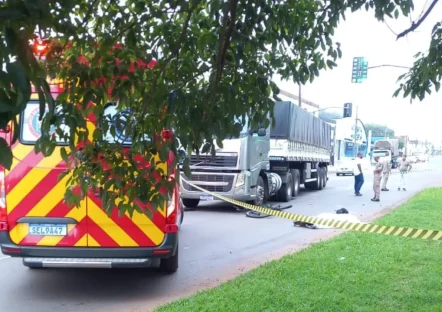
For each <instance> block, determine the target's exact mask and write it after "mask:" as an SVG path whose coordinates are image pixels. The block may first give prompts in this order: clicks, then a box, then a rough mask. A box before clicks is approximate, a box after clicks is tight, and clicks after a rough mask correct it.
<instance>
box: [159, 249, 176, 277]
mask: <svg viewBox="0 0 442 312" xmlns="http://www.w3.org/2000/svg"><path fill="white" fill-rule="evenodd" d="M177 270H178V246H177V249H176V252H175V255H173V256H172V257H170V258H164V259H161V261H160V271H161V272H164V273H167V274H172V273H175V272H176V271H177Z"/></svg>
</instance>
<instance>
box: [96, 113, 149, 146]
mask: <svg viewBox="0 0 442 312" xmlns="http://www.w3.org/2000/svg"><path fill="white" fill-rule="evenodd" d="M129 115H130V112H129V110H122V111H119V112H118V111H117V107H116V105H108V106H107V107H106V108H105V109H104V118H105V120H106V121H108V122H109V126H114V127H115V137H113V136H112V134H111V132H110V129H109V130H108V131H107V133H106V134H105V135H104V140H106V141H108V142H110V143H114V142H117V143H120V144H123V145H130V144H132V138H130V137H129V135H127V134H126V131H125V129H126V125H127V118H129ZM144 139H145V140H146V141H150V138H149V137H148V136H147V135H146V136H145V138H144Z"/></svg>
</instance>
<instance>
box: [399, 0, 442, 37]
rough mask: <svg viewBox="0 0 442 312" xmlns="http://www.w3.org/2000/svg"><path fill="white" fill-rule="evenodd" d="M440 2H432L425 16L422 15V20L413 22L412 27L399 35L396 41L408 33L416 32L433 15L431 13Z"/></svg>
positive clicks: (436, 0)
mask: <svg viewBox="0 0 442 312" xmlns="http://www.w3.org/2000/svg"><path fill="white" fill-rule="evenodd" d="M438 1H439V0H433V2H431V4H430V6H429V7H428V9H427V11H426V12H425V13H424V15H422V17H421V18H419V19H418V20H417V22H416V23H415V22H412V23H411V26H410V27H409V28H407V29H405V30H404V31H403V32H401V33H400V34H399V35H397V37H396V40H398V39H400V38H402V37H404V36H406V35H407V34H408V33H410V32H412V31H415V30H416V29H417V28H418V27H419V26H420V25H421V24H422V22H423V21H425V19H426V18H427V17H428V15H429V14H430V13H431V11H432V10H433V8H434V7H435V6H436V4H437V2H438Z"/></svg>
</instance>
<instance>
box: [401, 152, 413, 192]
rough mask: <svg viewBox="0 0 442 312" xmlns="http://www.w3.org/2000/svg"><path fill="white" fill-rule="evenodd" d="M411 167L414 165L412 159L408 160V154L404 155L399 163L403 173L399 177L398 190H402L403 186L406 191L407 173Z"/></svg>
mask: <svg viewBox="0 0 442 312" xmlns="http://www.w3.org/2000/svg"><path fill="white" fill-rule="evenodd" d="M411 168H413V166H412V165H411V163H410V161H409V160H407V156H406V155H403V156H402V160H401V162H400V163H399V172H400V174H401V177H400V179H399V186H398V188H397V190H398V191H400V190H401V187H402V189H403V190H404V191H406V190H407V189H406V182H407V181H406V177H407V174H408V173H409V172H410V170H411Z"/></svg>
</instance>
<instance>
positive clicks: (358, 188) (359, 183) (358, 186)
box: [354, 153, 364, 196]
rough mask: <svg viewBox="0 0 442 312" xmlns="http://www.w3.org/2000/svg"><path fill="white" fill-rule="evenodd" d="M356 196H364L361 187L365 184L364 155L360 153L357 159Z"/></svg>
mask: <svg viewBox="0 0 442 312" xmlns="http://www.w3.org/2000/svg"><path fill="white" fill-rule="evenodd" d="M354 175H355V195H356V196H362V194H361V187H362V185H363V184H364V174H363V173H362V153H358V155H357V157H356V159H355V168H354Z"/></svg>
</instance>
